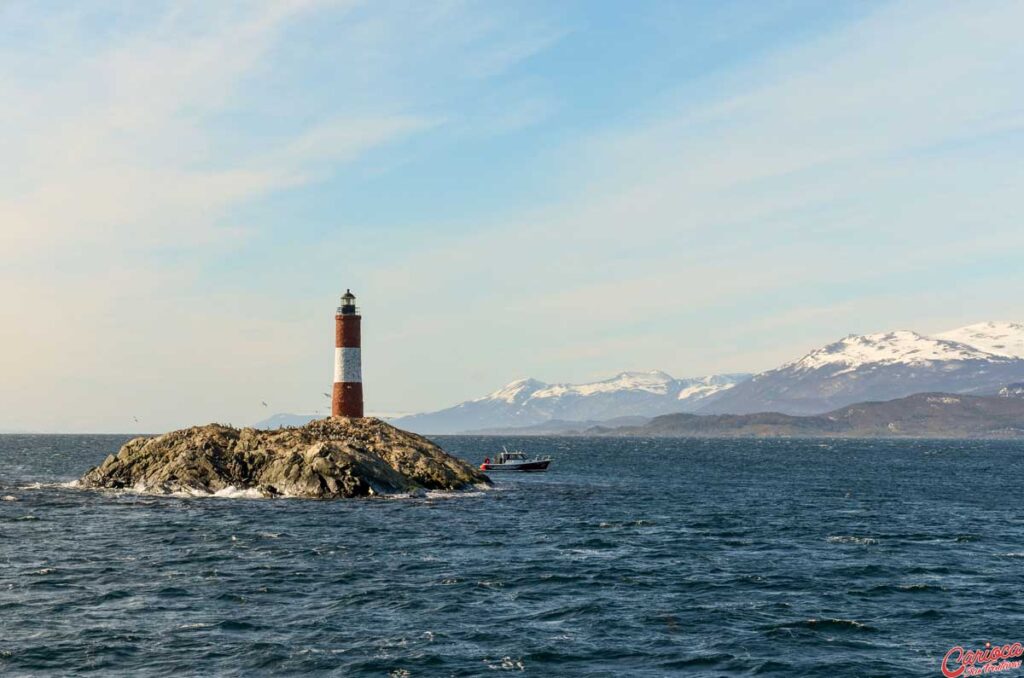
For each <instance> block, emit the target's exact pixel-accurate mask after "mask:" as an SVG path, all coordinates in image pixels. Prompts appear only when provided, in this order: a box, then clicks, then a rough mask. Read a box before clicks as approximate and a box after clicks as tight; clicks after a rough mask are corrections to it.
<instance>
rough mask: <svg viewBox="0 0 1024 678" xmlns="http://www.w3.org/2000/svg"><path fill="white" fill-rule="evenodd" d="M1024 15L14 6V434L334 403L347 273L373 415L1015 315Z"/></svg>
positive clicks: (303, 0)
mask: <svg viewBox="0 0 1024 678" xmlns="http://www.w3.org/2000/svg"><path fill="white" fill-rule="evenodd" d="M1022 24H1024V4H1021V3H1019V2H1011V1H993V2H987V3H984V4H965V3H936V2H900V3H895V2H866V3H830V4H828V5H823V4H822V3H812V2H804V1H800V0H797V1H796V2H781V1H780V2H749V1H748V2H723V3H687V4H681V3H663V2H653V1H652V2H640V3H628V4H627V3H584V2H567V3H559V4H557V5H552V4H551V3H541V2H523V3H516V4H515V5H504V4H499V3H477V2H453V3H440V4H434V3H428V4H420V3H409V2H404V3H403V2H382V3H374V4H366V3H360V2H354V1H353V2H348V1H345V0H340V1H332V0H289V1H288V2H245V1H241V0H240V1H238V2H225V3H179V2H157V3H147V4H145V5H136V6H132V5H130V4H129V5H106V4H102V3H93V2H85V3H80V4H75V5H74V6H72V7H65V8H61V7H59V6H54V5H39V4H37V3H31V2H25V1H21V0H15V1H14V2H9V3H5V4H3V5H0V63H2V64H3V66H4V69H3V70H4V73H5V76H4V78H2V79H0V97H2V98H3V99H4V100H5V101H8V102H17V104H18V105H16V106H6V107H4V108H3V109H2V110H0V123H2V124H0V146H2V148H3V149H4V155H5V158H6V159H7V162H5V163H4V164H3V166H2V167H0V176H2V178H3V182H2V183H0V283H2V289H3V291H4V294H3V295H2V302H0V312H2V317H3V322H2V323H0V349H2V350H0V354H2V355H3V356H4V361H3V369H2V372H0V377H2V379H3V384H4V385H3V388H2V389H0V393H2V396H0V430H25V431H37V432H126V431H136V430H138V431H148V432H156V431H162V430H167V429H171V428H178V427H181V426H187V425H192V424H200V423H207V422H211V421H223V422H232V423H236V424H249V423H252V422H254V421H256V420H258V419H261V418H263V417H265V416H267V415H269V414H273V413H278V412H300V413H305V412H315V411H316V410H317V409H320V410H321V411H324V410H325V408H326V406H327V405H328V401H327V399H326V398H324V396H323V395H322V393H323V392H325V391H329V390H330V385H331V379H332V363H333V339H334V337H333V332H334V319H333V315H334V309H335V307H336V306H337V303H338V297H339V295H340V294H342V293H343V292H344V291H345V289H346V288H351V289H352V291H353V292H354V293H355V294H356V295H357V297H358V303H359V305H360V307H361V308H362V313H363V378H364V381H365V393H366V407H367V410H368V411H371V412H420V411H426V410H432V409H439V408H441V407H445V406H448V405H452V404H455V403H458V402H460V401H463V400H467V399H472V398H476V397H480V396H481V395H483V394H485V393H488V392H490V391H493V390H494V389H495V388H497V387H499V386H501V385H503V384H506V383H508V382H510V381H512V380H514V379H516V378H520V377H535V378H537V379H540V380H543V381H546V382H569V383H579V382H588V381H596V380H599V379H602V378H607V377H610V376H612V375H614V374H616V373H617V372H621V371H626V370H652V369H658V370H664V371H666V372H668V373H669V374H671V375H673V376H676V377H687V376H699V375H706V374H714V373H723V372H759V371H761V370H765V369H770V368H773V367H776V366H778V365H779V364H781V363H783V362H786V361H789V360H793V359H796V358H798V357H800V356H801V355H803V354H805V353H806V352H807V351H809V350H811V349H814V348H817V347H819V346H821V345H823V344H825V343H828V342H830V341H835V340H836V339H839V338H841V337H843V336H846V335H849V334H862V333H869V332H877V331H888V330H895V329H912V330H915V331H917V332H920V333H922V334H926V335H930V334H935V333H938V332H942V331H946V330H950V329H952V328H956V327H960V326H964V325H969V324H972V323H975V322H980V321H987V320H1008V321H1018V322H1019V321H1020V320H1021V319H1024V302H1022V301H1021V300H1020V298H1019V295H1016V294H1012V293H1011V291H1012V290H1015V289H1019V288H1020V287H1021V285H1022V284H1024V269H1022V267H1021V266H1020V265H1019V258H1020V252H1021V251H1022V247H1024V229H1022V228H1021V227H1020V224H1019V213H1020V210H1019V202H1020V198H1019V195H1018V193H1019V186H1020V185H1021V184H1022V179H1024V176H1022V175H1024V166H1022V164H1021V162H1020V156H1021V152H1022V151H1024V136H1022V134H1021V130H1022V127H1024V94H1021V90H1020V87H1019V84H1018V80H1019V75H1018V73H1017V71H1018V70H1019V66H1018V64H1019V63H1021V61H1022V57H1024V43H1022V42H1021V40H1020V39H1019V35H1018V33H1019V26H1021V25H1022ZM264 401H265V402H266V403H267V406H264V405H263V404H262V403H263V402H264ZM135 419H138V422H137V423H136V421H135Z"/></svg>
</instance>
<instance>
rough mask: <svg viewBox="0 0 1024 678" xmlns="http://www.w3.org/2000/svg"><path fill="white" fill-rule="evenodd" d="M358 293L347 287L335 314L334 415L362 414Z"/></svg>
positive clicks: (332, 406) (349, 415)
mask: <svg viewBox="0 0 1024 678" xmlns="http://www.w3.org/2000/svg"><path fill="white" fill-rule="evenodd" d="M361 321H362V316H360V315H359V313H358V309H357V308H356V295H354V294H352V290H345V294H344V295H343V296H342V297H341V306H339V307H338V312H337V313H335V315H334V393H333V395H332V397H331V416H332V417H362V416H363V369H362V362H361V360H360V356H359V345H360V339H359V325H360V322H361Z"/></svg>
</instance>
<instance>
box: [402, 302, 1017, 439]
mask: <svg viewBox="0 0 1024 678" xmlns="http://www.w3.org/2000/svg"><path fill="white" fill-rule="evenodd" d="M1017 382H1024V324H1020V323H1010V322H986V323H979V324H976V325H969V326H967V327H961V328H957V329H955V330H950V331H948V332H943V333H940V334H937V335H933V336H925V335H922V334H918V333H917V332H912V331H909V330H897V331H893V332H881V333H876V334H865V335H850V336H848V337H845V338H843V339H840V340H839V341H836V342H833V343H830V344H828V345H826V346H823V347H821V348H818V349H815V350H813V351H811V352H810V353H808V354H806V355H805V356H803V357H801V358H800V359H798V360H795V361H792V362H789V363H786V364H784V365H782V366H780V367H777V368H775V369H772V370H768V371H766V372H761V373H760V374H756V375H753V376H751V375H746V374H725V375H711V376H706V377H698V378H693V379H675V378H673V377H672V376H670V375H668V374H666V373H665V372H660V371H652V372H623V373H621V374H619V375H617V376H615V377H613V378H611V379H608V380H605V381H598V382H594V383H589V384H577V385H573V384H545V383H543V382H540V381H537V380H536V379H520V380H517V381H514V382H512V383H510V384H508V385H506V386H504V387H503V388H500V389H498V390H497V391H494V392H493V393H491V394H489V395H486V396H484V397H482V398H477V399H475V400H469V401H466V402H463V403H460V404H458V405H455V406H454V407H449V408H446V409H443V410H439V411H436V412H428V413H424V414H417V415H411V416H407V417H401V418H398V419H395V420H393V422H392V423H394V424H395V425H396V426H399V427H402V428H408V429H410V430H413V431H418V432H421V433H461V432H468V431H473V432H488V433H498V432H501V430H502V429H507V428H516V429H521V430H522V429H527V428H532V429H534V430H535V431H536V430H538V428H539V429H540V430H543V429H544V425H545V422H550V421H552V420H559V423H558V426H557V428H558V429H560V430H570V429H571V427H572V424H573V423H576V424H577V430H579V429H580V428H585V426H583V424H584V423H587V424H589V423H590V422H593V421H601V420H606V419H611V418H614V417H624V416H633V417H648V418H650V417H657V416H659V415H663V414H671V413H680V412H683V413H697V414H749V413H754V412H779V413H782V414H789V415H813V414H821V413H824V412H829V411H831V410H835V409H838V408H841V407H844V406H846V405H850V404H853V403H860V402H864V401H885V400H892V399H896V398H902V397H905V396H909V395H912V394H915V393H924V392H943V393H960V394H978V395H992V394H995V393H997V392H999V390H1000V389H1002V388H1005V387H1007V385H1009V384H1013V383H1017ZM523 432H525V431H523Z"/></svg>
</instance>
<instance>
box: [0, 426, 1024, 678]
mask: <svg viewBox="0 0 1024 678" xmlns="http://www.w3.org/2000/svg"><path fill="white" fill-rule="evenodd" d="M123 440H124V438H120V437H112V436H111V437H98V436H0V496H3V495H13V496H15V497H17V501H2V502H0V674H4V675H8V674H10V675H18V674H35V673H38V674H54V673H57V674H67V673H78V672H95V673H97V674H101V675H111V674H121V675H130V676H144V675H169V674H172V673H173V674H176V675H245V676H249V675H262V674H271V673H274V674H295V673H302V672H322V673H329V674H335V675H353V676H389V675H390V676H449V675H451V676H469V675H491V674H493V673H494V672H502V671H511V672H521V671H522V672H527V673H531V674H533V675H544V676H552V675H557V676H584V675H586V676H612V675H616V676H618V675H623V676H667V675H697V676H700V675H707V676H719V675H734V674H760V675H779V676H868V675H873V676H884V675H894V676H895V675H900V676H906V675H911V676H915V675H920V676H938V675H940V674H939V661H940V659H941V657H942V655H943V654H945V652H946V651H947V650H948V649H949V648H950V647H952V646H953V645H956V644H963V645H965V646H969V647H983V646H984V643H985V642H986V641H992V642H993V643H996V642H998V643H1006V642H1013V641H1016V640H1024V606H1022V604H1021V602H1020V600H1019V597H1020V596H1021V591H1022V590H1024V517H1022V513H1024V506H1022V502H1021V499H1022V490H1021V483H1020V473H1021V470H1022V462H1021V459H1022V456H1024V445H1022V444H1020V443H1000V442H986V443H957V442H856V441H854V442H849V441H847V442H820V441H672V440H604V439H554V438H552V439H524V440H499V439H493V438H492V439H481V438H447V439H442V443H443V444H444V445H445V446H446V448H447V449H449V450H450V451H452V452H453V453H456V454H459V455H462V456H464V457H466V458H469V459H472V460H474V461H479V460H480V458H481V457H482V456H483V455H484V453H486V452H492V453H493V451H494V450H495V449H499V448H500V446H501V445H502V444H503V443H507V444H510V445H516V446H522V447H524V448H525V449H527V450H528V451H538V452H548V453H551V454H553V455H554V457H555V459H556V461H555V463H554V466H553V469H552V471H551V472H549V473H548V474H546V475H518V476H499V477H498V487H497V489H496V490H494V491H490V492H484V493H471V494H469V495H466V496H459V497H456V498H442V497H428V498H423V499H402V500H365V501H339V502H311V501H300V500H276V501H273V500H262V501H261V500H243V499H177V498H155V497H141V496H132V495H120V496H117V495H110V494H100V493H89V492H84V491H79V490H72V489H65V488H61V487H59V486H53V485H52V484H53V483H59V482H62V481H67V480H71V479H73V478H75V477H77V476H78V475H80V474H81V473H82V472H83V471H85V470H86V469H87V468H88V467H89V466H91V465H93V464H95V463H98V462H99V461H100V460H101V459H102V458H103V457H104V456H105V455H106V454H108V453H109V452H111V451H114V450H116V449H117V447H118V446H119V444H120V443H121V442H122V441H123ZM37 483H38V484H40V485H35V484H37ZM1010 673H1011V674H1012V673H1018V674H1019V673H1020V671H1015V672H1010ZM1003 675H1007V674H1003Z"/></svg>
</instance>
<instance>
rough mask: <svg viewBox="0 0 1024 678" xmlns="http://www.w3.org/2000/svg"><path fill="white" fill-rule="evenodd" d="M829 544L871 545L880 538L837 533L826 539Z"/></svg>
mask: <svg viewBox="0 0 1024 678" xmlns="http://www.w3.org/2000/svg"><path fill="white" fill-rule="evenodd" d="M825 541H827V542H828V543H829V544H859V545H861V546H871V545H873V544H877V543H878V540H877V539H875V538H874V537H858V536H857V535H853V534H836V535H832V536H830V537H828V538H826V539H825Z"/></svg>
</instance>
